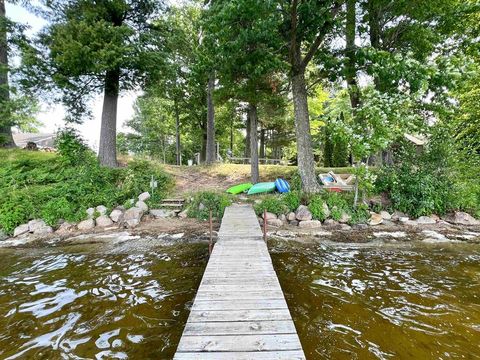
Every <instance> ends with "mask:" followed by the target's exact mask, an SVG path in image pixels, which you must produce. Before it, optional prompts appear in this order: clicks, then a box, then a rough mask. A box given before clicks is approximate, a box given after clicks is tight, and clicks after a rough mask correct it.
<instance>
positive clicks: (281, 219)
mask: <svg viewBox="0 0 480 360" xmlns="http://www.w3.org/2000/svg"><path fill="white" fill-rule="evenodd" d="M278 219H279V220H280V221H281V222H287V216H286V215H285V214H280V216H279V217H278Z"/></svg>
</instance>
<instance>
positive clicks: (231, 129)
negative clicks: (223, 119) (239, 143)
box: [230, 114, 235, 156]
mask: <svg viewBox="0 0 480 360" xmlns="http://www.w3.org/2000/svg"><path fill="white" fill-rule="evenodd" d="M234 126H235V114H232V122H231V123H230V151H231V152H232V156H233V140H234V138H233V131H234Z"/></svg>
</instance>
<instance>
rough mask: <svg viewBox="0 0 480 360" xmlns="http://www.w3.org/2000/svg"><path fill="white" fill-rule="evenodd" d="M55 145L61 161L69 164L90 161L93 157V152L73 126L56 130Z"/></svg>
mask: <svg viewBox="0 0 480 360" xmlns="http://www.w3.org/2000/svg"><path fill="white" fill-rule="evenodd" d="M55 147H56V148H57V151H58V154H59V155H60V156H61V158H62V159H63V161H64V162H66V163H67V164H70V165H73V164H78V163H83V162H85V161H88V162H92V161H94V159H95V154H94V153H93V152H92V151H91V150H90V149H89V148H88V146H87V144H86V143H85V141H84V140H83V138H82V137H81V136H80V135H79V133H78V131H77V130H75V129H73V128H69V127H67V128H64V129H61V130H59V131H57V135H56V138H55Z"/></svg>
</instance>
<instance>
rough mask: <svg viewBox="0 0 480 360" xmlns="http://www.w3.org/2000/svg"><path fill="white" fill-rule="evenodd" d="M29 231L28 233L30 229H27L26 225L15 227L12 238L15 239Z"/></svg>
mask: <svg viewBox="0 0 480 360" xmlns="http://www.w3.org/2000/svg"><path fill="white" fill-rule="evenodd" d="M29 231H30V228H29V227H28V224H22V225H19V226H17V227H16V228H15V230H13V236H14V237H17V236H20V235H23V234H26V233H28V232H29Z"/></svg>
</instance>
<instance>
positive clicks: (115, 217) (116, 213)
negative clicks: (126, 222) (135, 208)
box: [110, 208, 123, 223]
mask: <svg viewBox="0 0 480 360" xmlns="http://www.w3.org/2000/svg"><path fill="white" fill-rule="evenodd" d="M110 219H112V221H113V222H116V223H120V222H122V221H123V210H122V209H119V208H117V209H115V210H113V211H112V212H111V213H110Z"/></svg>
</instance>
